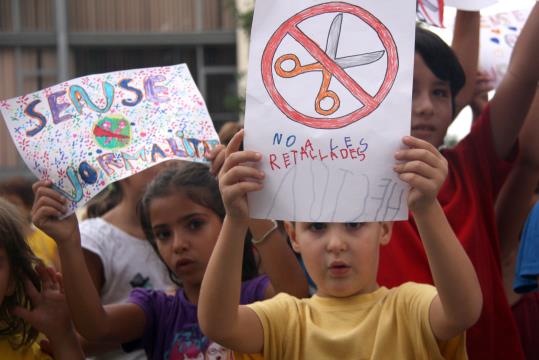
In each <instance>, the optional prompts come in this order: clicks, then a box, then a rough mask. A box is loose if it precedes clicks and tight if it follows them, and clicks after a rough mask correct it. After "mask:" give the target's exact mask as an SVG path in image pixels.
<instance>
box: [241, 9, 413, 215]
mask: <svg viewBox="0 0 539 360" xmlns="http://www.w3.org/2000/svg"><path fill="white" fill-rule="evenodd" d="M415 6H416V2H415V0H404V1H394V2H386V1H342V2H324V1H307V0H301V1H287V0H276V1H263V0H259V1H257V2H256V6H255V14H254V21H253V29H252V32H251V46H250V59H249V70H248V78H247V104H246V117H245V118H246V120H245V146H246V149H249V150H255V151H258V152H260V153H262V154H263V161H262V164H261V169H262V170H263V171H264V172H265V173H266V178H265V181H264V189H263V190H262V191H259V192H256V193H252V194H250V196H249V206H250V210H251V216H253V217H255V218H272V219H282V220H298V221H339V222H342V221H373V220H383V219H387V220H389V219H392V220H398V219H406V218H407V215H408V211H407V205H406V194H407V191H406V190H407V187H406V185H405V184H404V183H403V182H401V181H400V180H399V179H398V176H397V175H396V173H395V172H394V171H393V166H394V164H395V161H394V157H393V156H394V153H395V151H397V150H398V149H399V148H400V147H401V138H402V137H403V136H404V135H407V134H409V133H410V113H411V94H412V71H413V57H414V46H413V44H414V36H415V16H416V7H415Z"/></svg>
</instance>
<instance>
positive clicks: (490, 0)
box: [445, 0, 498, 11]
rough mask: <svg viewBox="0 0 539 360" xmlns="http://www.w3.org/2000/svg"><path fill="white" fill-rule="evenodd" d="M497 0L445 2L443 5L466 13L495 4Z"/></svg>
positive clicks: (446, 0) (454, 0)
mask: <svg viewBox="0 0 539 360" xmlns="http://www.w3.org/2000/svg"><path fill="white" fill-rule="evenodd" d="M497 2H498V0H445V5H447V6H451V7H454V8H457V9H459V10H466V11H478V10H481V9H484V8H487V7H489V6H492V5H494V4H496V3H497Z"/></svg>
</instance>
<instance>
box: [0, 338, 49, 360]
mask: <svg viewBox="0 0 539 360" xmlns="http://www.w3.org/2000/svg"><path fill="white" fill-rule="evenodd" d="M0 359H2V360H52V358H51V357H50V356H49V355H47V354H45V353H44V352H42V351H41V349H40V347H39V344H38V343H37V342H34V343H32V344H31V345H30V346H27V347H23V348H20V349H17V350H14V349H13V348H12V347H11V345H10V343H9V341H8V340H7V339H2V340H0Z"/></svg>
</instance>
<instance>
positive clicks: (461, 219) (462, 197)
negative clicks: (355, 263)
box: [378, 5, 539, 359]
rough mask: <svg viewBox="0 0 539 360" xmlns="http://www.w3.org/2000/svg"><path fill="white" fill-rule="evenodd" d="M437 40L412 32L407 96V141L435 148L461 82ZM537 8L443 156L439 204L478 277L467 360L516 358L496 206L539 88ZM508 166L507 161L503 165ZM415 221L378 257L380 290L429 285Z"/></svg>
mask: <svg viewBox="0 0 539 360" xmlns="http://www.w3.org/2000/svg"><path fill="white" fill-rule="evenodd" d="M450 52H451V50H450V49H449V47H448V46H447V45H446V44H445V43H444V42H443V41H442V40H441V39H439V38H438V37H437V36H436V35H434V34H432V33H430V32H427V31H424V30H418V36H417V38H416V55H415V66H414V86H413V97H412V135H413V136H416V137H418V138H420V139H423V140H427V141H428V142H430V143H431V144H432V145H434V146H436V147H440V146H441V145H442V144H443V139H444V136H445V134H446V131H447V128H448V127H449V125H450V124H451V122H452V120H453V113H454V103H453V99H454V96H455V95H456V92H457V91H458V88H459V86H461V85H460V84H461V83H462V78H461V71H459V70H458V67H459V66H458V62H457V61H456V58H455V57H454V56H451V55H450ZM537 58H539V5H536V6H535V7H534V9H533V10H532V12H531V13H530V15H529V18H528V21H527V23H526V25H525V26H524V28H523V29H522V32H521V34H520V37H519V40H518V41H517V43H516V45H515V47H514V50H513V55H512V59H511V62H510V65H509V68H508V70H507V75H506V76H505V78H504V79H503V81H502V83H501V84H500V86H499V87H498V89H497V91H496V95H495V96H494V98H493V99H492V100H491V101H490V103H489V105H488V106H487V108H486V109H485V110H484V112H483V114H482V115H481V117H480V118H479V119H478V120H477V121H476V123H475V124H474V126H473V128H472V131H471V133H470V134H469V135H468V136H467V137H466V138H465V139H463V140H462V141H461V142H460V143H459V144H458V145H457V146H456V147H455V148H453V149H445V150H442V154H443V155H444V157H445V158H446V159H447V161H448V163H449V175H448V177H447V180H446V181H445V183H444V184H443V186H442V188H441V189H440V193H439V195H438V200H439V201H440V203H441V205H442V207H443V210H444V212H445V215H446V216H447V218H448V220H449V222H450V224H451V226H452V227H453V229H454V231H455V233H456V234H457V237H458V239H459V240H460V242H461V244H462V246H463V247H464V249H465V250H466V253H467V254H468V256H469V257H470V259H471V261H472V263H473V264H474V267H475V269H476V271H477V275H478V278H479V282H480V284H481V289H482V292H483V296H484V306H483V312H482V314H481V317H480V319H479V321H478V322H477V324H476V325H475V326H473V327H472V328H470V330H469V331H468V333H467V344H468V352H469V356H470V358H471V359H522V358H523V354H522V349H521V345H520V342H519V339H518V333H517V330H516V327H515V322H514V320H513V318H512V315H511V311H510V308H509V305H508V303H507V299H506V296H505V293H504V287H503V281H502V274H501V265H500V244H499V240H500V239H499V235H498V232H497V229H496V224H495V216H494V202H495V199H496V196H497V194H498V192H499V189H500V186H501V185H502V184H503V181H504V179H505V177H506V175H507V172H508V171H507V169H508V168H509V165H510V163H511V162H512V161H513V159H514V157H515V156H514V155H515V153H516V151H515V149H516V140H517V136H518V133H519V130H520V128H521V126H522V124H523V121H524V118H525V116H526V113H527V112H528V109H529V107H530V104H531V102H532V99H533V97H534V94H535V90H536V87H537V82H538V81H539V67H538V66H537ZM507 160H509V161H507ZM416 220H417V219H415V220H414V219H411V220H410V221H407V222H398V223H395V225H394V227H393V239H392V241H391V242H390V244H389V245H388V246H386V247H384V248H382V250H381V255H380V272H379V276H378V280H379V282H380V284H382V285H386V286H389V287H392V286H397V285H400V284H402V283H404V282H407V281H416V282H420V283H433V277H432V274H431V271H430V270H429V262H428V260H427V256H426V254H425V251H424V250H423V247H422V244H421V240H420V236H419V232H418V229H417V227H416V225H415V222H416Z"/></svg>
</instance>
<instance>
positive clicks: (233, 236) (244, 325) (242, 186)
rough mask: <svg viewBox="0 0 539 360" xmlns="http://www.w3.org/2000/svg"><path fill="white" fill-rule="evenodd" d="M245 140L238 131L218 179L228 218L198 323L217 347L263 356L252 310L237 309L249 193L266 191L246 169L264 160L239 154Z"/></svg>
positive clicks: (203, 293)
mask: <svg viewBox="0 0 539 360" xmlns="http://www.w3.org/2000/svg"><path fill="white" fill-rule="evenodd" d="M242 138H243V131H240V132H238V133H237V134H236V135H234V137H233V138H232V140H231V141H230V143H229V145H228V147H227V149H226V156H225V157H226V160H225V163H224V165H223V169H222V170H221V175H220V176H219V188H220V190H221V194H222V197H223V202H224V205H225V209H226V216H225V219H224V222H223V227H222V228H221V233H220V234H219V238H218V240H217V243H216V244H215V248H214V249H213V252H212V255H211V258H210V261H209V263H208V266H207V268H206V273H205V274H204V279H203V280H202V286H201V289H200V297H199V300H198V321H199V324H200V327H201V329H202V331H203V332H204V334H206V335H207V336H208V337H209V338H210V339H212V340H214V341H216V342H218V343H219V344H221V345H223V346H225V347H227V348H229V349H233V350H236V351H240V352H243V353H260V352H261V351H262V347H263V344H264V334H263V330H262V324H261V323H260V321H259V320H258V317H257V315H256V313H255V312H254V311H253V310H251V309H249V308H248V307H246V306H241V305H239V303H240V290H241V267H242V256H243V241H244V238H245V233H246V231H247V226H248V224H249V211H248V207H247V193H248V192H251V191H257V190H260V189H261V188H262V184H261V183H260V181H262V179H263V178H264V174H263V173H262V172H261V171H259V170H257V169H255V168H254V167H251V166H248V165H244V164H245V163H246V162H257V161H260V155H259V154H257V153H254V152H252V151H238V149H239V145H240V143H241V140H242Z"/></svg>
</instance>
